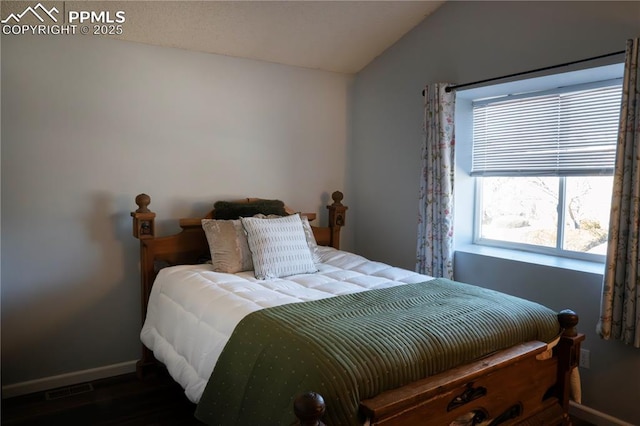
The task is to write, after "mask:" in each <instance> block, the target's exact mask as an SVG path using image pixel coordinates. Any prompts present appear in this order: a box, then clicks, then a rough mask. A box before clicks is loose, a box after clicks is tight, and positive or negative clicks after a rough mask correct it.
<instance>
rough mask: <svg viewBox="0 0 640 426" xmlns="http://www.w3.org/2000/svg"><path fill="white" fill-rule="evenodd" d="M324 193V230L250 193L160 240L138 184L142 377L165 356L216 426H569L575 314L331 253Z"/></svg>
mask: <svg viewBox="0 0 640 426" xmlns="http://www.w3.org/2000/svg"><path fill="white" fill-rule="evenodd" d="M332 199H333V203H332V204H330V205H328V206H327V208H328V222H329V223H328V226H324V227H320V226H313V225H311V222H313V221H314V220H315V218H316V215H315V214H314V213H299V212H296V211H295V210H293V209H291V208H289V207H287V206H286V205H285V204H284V203H282V202H281V201H279V200H262V199H258V198H247V199H244V200H239V201H233V202H216V203H215V204H214V209H213V210H212V211H211V212H210V213H208V214H207V215H206V216H205V217H204V218H193V219H181V220H180V222H179V224H180V227H181V229H182V230H181V231H180V232H179V233H177V234H175V235H170V236H166V237H156V235H155V213H153V212H152V211H150V210H149V208H148V206H149V204H150V197H149V196H148V195H146V194H140V195H138V196H137V197H136V204H137V205H138V209H137V210H136V211H134V212H132V213H131V215H132V217H133V235H134V237H136V238H138V239H139V240H140V266H141V296H142V320H143V327H142V331H141V340H142V342H143V346H142V357H141V359H140V361H139V362H138V364H137V370H138V374H139V376H140V377H141V378H144V377H145V375H146V374H147V371H148V370H149V369H152V368H156V367H157V366H158V365H162V366H164V367H165V368H166V369H167V371H168V372H169V374H170V375H171V376H172V377H173V379H174V380H175V381H176V382H178V383H179V384H180V385H181V386H182V387H183V389H184V390H185V395H186V396H187V397H188V398H189V399H190V400H191V401H192V402H194V403H195V404H197V408H196V417H198V418H199V419H200V420H201V421H203V422H204V423H207V424H211V425H214V424H215V425H218V424H220V425H227V424H228V425H232V424H238V425H242V424H247V423H250V422H251V423H255V422H259V423H262V424H269V425H270V424H273V425H285V424H303V425H320V424H323V422H324V423H326V424H328V425H352V424H353V425H359V424H371V425H378V424H379V425H407V424H425V425H477V424H482V425H498V424H531V425H533V424H536V425H539V424H545V425H546V424H549V425H552V424H565V425H566V424H570V419H569V416H568V414H567V413H568V408H569V399H570V393H571V386H570V383H571V381H572V380H571V379H572V373H573V372H575V371H577V370H576V366H577V365H578V362H579V358H578V357H579V352H580V351H579V349H580V343H581V341H582V340H583V339H584V336H583V335H582V334H579V333H577V331H576V325H577V323H578V317H577V315H576V314H575V313H574V312H572V311H570V310H565V311H562V312H560V313H556V312H553V311H551V310H549V309H548V308H546V307H544V306H541V305H538V304H536V303H533V302H530V301H526V300H523V299H518V298H514V297H512V296H508V295H505V294H502V293H498V292H494V291H490V290H487V289H483V288H479V287H475V286H470V285H468V284H464V283H457V282H455V281H450V280H444V279H436V278H433V277H429V276H426V275H421V274H418V273H416V272H413V271H409V270H405V269H401V268H395V267H392V266H390V265H386V264H384V263H380V262H374V261H371V260H368V259H365V258H363V257H361V256H358V255H356V254H354V253H349V252H346V251H343V250H340V230H341V228H342V227H343V226H344V225H345V216H346V211H347V207H346V206H344V205H343V204H342V199H343V195H342V193H340V192H338V191H336V192H334V193H333V194H332ZM240 217H241V218H240ZM283 239H284V240H285V241H286V243H281V241H282V240H283ZM283 247H286V250H285V249H284V248H283ZM296 256H297V257H296ZM293 258H295V260H291V259H293ZM249 259H251V260H249ZM291 268H293V269H291Z"/></svg>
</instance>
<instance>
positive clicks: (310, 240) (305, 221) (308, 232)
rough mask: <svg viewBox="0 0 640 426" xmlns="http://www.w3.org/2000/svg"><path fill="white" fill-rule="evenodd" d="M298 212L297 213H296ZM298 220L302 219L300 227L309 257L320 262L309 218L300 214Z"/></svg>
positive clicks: (258, 215) (275, 216)
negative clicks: (305, 240) (302, 230)
mask: <svg viewBox="0 0 640 426" xmlns="http://www.w3.org/2000/svg"><path fill="white" fill-rule="evenodd" d="M296 214H299V213H296ZM253 217H257V218H260V219H275V218H279V217H282V216H280V215H276V214H270V215H268V216H267V215H264V214H262V213H259V214H257V215H254V216H253ZM300 220H302V227H303V228H304V236H305V238H306V239H307V245H308V246H309V250H311V257H312V258H313V262H314V263H319V262H322V260H321V259H320V255H319V254H318V243H317V241H316V237H315V235H313V229H311V224H310V223H309V218H307V217H306V216H300Z"/></svg>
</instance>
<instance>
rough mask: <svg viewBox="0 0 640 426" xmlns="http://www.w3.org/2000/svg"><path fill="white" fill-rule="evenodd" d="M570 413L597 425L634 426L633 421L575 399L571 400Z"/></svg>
mask: <svg viewBox="0 0 640 426" xmlns="http://www.w3.org/2000/svg"><path fill="white" fill-rule="evenodd" d="M569 414H571V415H573V416H576V417H577V418H579V419H582V420H584V421H587V422H589V423H593V424H594V425H596V426H633V425H632V424H631V423H627V422H624V421H622V420H620V419H616V418H615V417H613V416H610V415H608V414H605V413H602V412H600V411H598V410H594V409H593V408H590V407H587V406H586V405H582V404H578V403H577V402H573V401H570V406H569Z"/></svg>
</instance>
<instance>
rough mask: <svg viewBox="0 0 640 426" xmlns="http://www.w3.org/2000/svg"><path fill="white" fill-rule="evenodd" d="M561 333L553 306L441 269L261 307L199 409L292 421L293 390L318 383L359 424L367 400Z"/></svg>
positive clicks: (339, 414)
mask: <svg viewBox="0 0 640 426" xmlns="http://www.w3.org/2000/svg"><path fill="white" fill-rule="evenodd" d="M558 333H559V325H558V321H557V316H556V313H555V312H554V311H552V310H550V309H548V308H545V307H543V306H541V305H538V304H536V303H533V302H530V301H526V300H523V299H519V298H516V297H513V296H509V295H506V294H503V293H498V292H495V291H492V290H487V289H484V288H480V287H475V286H471V285H467V284H462V283H458V282H454V281H449V280H445V279H436V280H432V281H428V282H425V283H421V284H408V285H402V286H398V287H392V288H386V289H379V290H372V291H367V292H362V293H356V294H349V295H343V296H336V297H332V298H328V299H323V300H318V301H313V302H305V303H294V304H288V305H283V306H278V307H274V308H268V309H263V310H261V311H258V312H254V313H252V314H250V315H248V316H247V317H245V318H244V319H243V320H242V321H241V322H240V323H239V324H238V326H237V327H236V329H235V331H234V333H233V335H232V336H231V339H230V340H229V342H228V343H227V345H226V347H225V348H224V350H223V352H222V354H221V356H220V359H219V360H218V363H217V364H216V366H215V368H214V371H213V374H212V375H211V378H210V379H209V382H208V384H207V386H206V388H205V390H204V393H203V395H202V398H201V400H200V403H199V404H198V407H197V410H196V417H197V418H198V419H200V420H201V421H203V422H205V423H207V424H209V425H250V424H260V425H278V426H280V425H290V424H293V423H294V422H295V417H294V415H293V408H292V407H293V399H294V398H295V396H296V395H298V394H299V393H302V392H305V391H315V392H318V393H320V394H321V395H322V396H323V397H324V399H325V402H326V404H327V414H326V416H325V417H326V418H325V419H324V421H325V422H326V423H327V424H328V425H331V426H337V425H350V424H359V423H360V422H361V421H362V419H359V418H358V403H359V401H361V400H364V399H367V398H370V397H372V396H374V395H376V394H379V393H381V392H382V391H385V390H389V389H393V388H397V387H399V386H403V385H405V384H407V383H409V382H412V381H415V380H419V379H421V378H424V377H427V376H430V375H433V374H436V373H439V372H442V371H444V370H447V369H449V368H452V367H455V366H458V365H461V364H464V363H467V362H470V361H473V360H475V359H477V358H480V357H482V356H484V355H487V354H489V353H491V352H494V351H496V350H500V349H505V348H507V347H509V346H512V345H515V344H518V343H521V342H525V341H529V340H540V341H543V342H550V341H552V340H553V339H554V338H555V337H556V336H557V335H558Z"/></svg>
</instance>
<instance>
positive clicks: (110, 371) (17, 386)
mask: <svg viewBox="0 0 640 426" xmlns="http://www.w3.org/2000/svg"><path fill="white" fill-rule="evenodd" d="M136 362H137V361H126V362H121V363H119V364H113V365H105V366H104V367H98V368H90V369H88V370H81V371H74V372H72V373H66V374H60V375H58V376H51V377H43V378H42V379H36V380H29V381H26V382H20V383H14V384H11V385H7V386H2V398H11V397H13V396H20V395H26V394H29V393H34V392H41V391H45V390H50V389H55V388H59V387H62V386H69V385H75V384H78V383H84V382H90V381H92V380H99V379H106V378H107V377H113V376H119V375H121V374H127V373H132V372H135V371H136Z"/></svg>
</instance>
